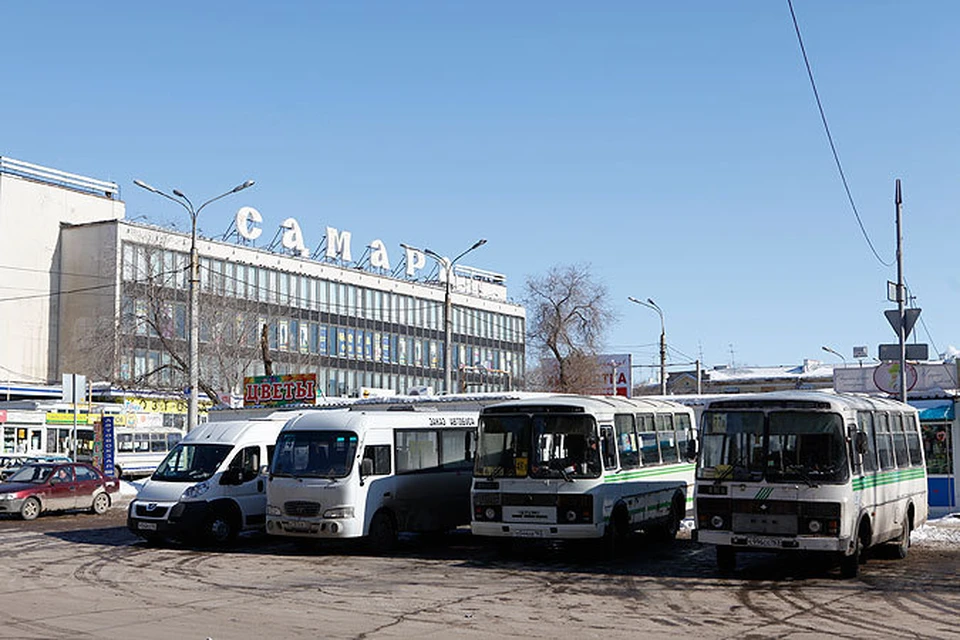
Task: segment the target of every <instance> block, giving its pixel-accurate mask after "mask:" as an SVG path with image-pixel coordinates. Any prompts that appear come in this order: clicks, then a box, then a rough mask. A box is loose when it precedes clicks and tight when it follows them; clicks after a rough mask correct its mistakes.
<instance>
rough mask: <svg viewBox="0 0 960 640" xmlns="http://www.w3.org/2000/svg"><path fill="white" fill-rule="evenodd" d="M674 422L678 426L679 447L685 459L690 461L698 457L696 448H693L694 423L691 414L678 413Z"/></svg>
mask: <svg viewBox="0 0 960 640" xmlns="http://www.w3.org/2000/svg"><path fill="white" fill-rule="evenodd" d="M673 424H674V426H675V427H676V428H677V448H678V449H679V450H680V455H681V457H682V458H683V459H684V460H687V461H690V460H693V459H695V458H696V453H695V452H696V449H695V448H693V446H692V442H693V425H692V423H691V422H690V416H689V415H688V414H686V413H678V414H677V415H675V416H674V417H673Z"/></svg>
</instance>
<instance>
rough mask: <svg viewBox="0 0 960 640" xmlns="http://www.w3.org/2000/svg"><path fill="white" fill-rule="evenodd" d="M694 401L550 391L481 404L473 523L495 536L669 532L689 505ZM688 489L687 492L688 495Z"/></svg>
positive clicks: (609, 537)
mask: <svg viewBox="0 0 960 640" xmlns="http://www.w3.org/2000/svg"><path fill="white" fill-rule="evenodd" d="M694 436H695V433H694V422H693V411H692V410H691V409H689V408H688V407H684V406H682V405H679V404H676V403H674V402H670V401H668V400H662V399H656V398H635V399H632V400H631V399H627V398H620V397H586V396H562V395H561V396H552V397H547V398H531V399H526V400H519V401H513V402H505V403H501V404H497V405H492V406H489V407H485V408H484V409H483V411H482V412H481V414H480V427H479V441H478V449H477V461H476V465H475V468H474V480H473V491H472V500H473V513H472V522H471V529H472V530H473V533H474V534H476V535H481V536H493V537H502V538H544V539H578V538H580V539H586V538H605V539H606V541H607V543H608V544H609V545H610V547H609V549H610V550H611V551H612V550H614V549H615V548H616V547H617V546H618V545H619V544H622V543H623V541H624V540H625V539H626V537H627V536H628V535H629V534H631V533H634V532H636V531H638V530H645V531H647V532H648V533H654V534H656V535H658V536H659V537H662V538H665V539H672V538H673V537H675V536H676V533H677V531H678V529H679V527H680V523H681V520H682V519H683V518H684V517H685V514H686V512H687V510H688V508H689V509H691V511H692V494H691V492H692V488H693V473H694V467H695V465H694V462H693V460H694V457H695V455H696V440H695V439H694ZM688 496H689V498H688Z"/></svg>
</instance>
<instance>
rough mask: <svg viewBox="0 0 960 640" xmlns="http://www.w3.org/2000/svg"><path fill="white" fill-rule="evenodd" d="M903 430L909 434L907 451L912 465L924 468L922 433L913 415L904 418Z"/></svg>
mask: <svg viewBox="0 0 960 640" xmlns="http://www.w3.org/2000/svg"><path fill="white" fill-rule="evenodd" d="M903 430H904V431H906V432H907V450H908V451H909V452H910V465H911V466H913V467H922V466H923V449H922V447H921V446H920V433H919V432H918V431H917V421H916V419H915V418H914V416H913V414H910V415H906V416H904V417H903Z"/></svg>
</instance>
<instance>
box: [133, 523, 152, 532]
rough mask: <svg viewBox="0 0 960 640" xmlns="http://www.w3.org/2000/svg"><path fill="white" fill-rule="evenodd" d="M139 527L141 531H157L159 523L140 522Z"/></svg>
mask: <svg viewBox="0 0 960 640" xmlns="http://www.w3.org/2000/svg"><path fill="white" fill-rule="evenodd" d="M137 529H140V530H141V531H156V530H157V523H156V522H138V523H137Z"/></svg>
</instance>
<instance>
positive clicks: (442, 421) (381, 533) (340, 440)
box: [267, 405, 478, 553]
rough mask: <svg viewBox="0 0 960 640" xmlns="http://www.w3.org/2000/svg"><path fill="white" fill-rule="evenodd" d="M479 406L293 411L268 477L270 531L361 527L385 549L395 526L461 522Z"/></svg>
mask: <svg viewBox="0 0 960 640" xmlns="http://www.w3.org/2000/svg"><path fill="white" fill-rule="evenodd" d="M477 413H478V412H477V410H475V409H474V410H469V411H456V410H442V411H438V410H436V409H433V410H425V409H419V408H418V407H417V406H415V405H407V406H405V407H404V406H402V405H396V406H395V407H394V408H393V410H390V409H389V408H387V407H373V406H369V407H365V406H364V405H356V406H354V407H352V408H350V409H339V410H328V411H312V412H306V413H304V414H303V415H301V416H299V417H297V418H296V419H294V420H291V421H290V422H289V423H288V424H287V425H286V426H285V427H284V428H283V431H281V432H280V435H279V436H278V438H277V446H276V452H275V455H274V457H273V462H272V464H271V467H270V473H269V476H268V480H267V533H269V534H272V535H277V536H291V537H294V538H298V539H301V540H303V539H313V540H319V539H332V538H359V537H362V536H366V537H367V538H368V541H369V543H370V546H371V547H372V548H373V549H374V550H376V551H378V552H380V553H388V552H390V551H391V550H392V549H393V548H394V546H395V545H396V541H397V534H398V533H399V532H401V531H444V530H448V529H452V528H455V527H457V526H459V525H462V524H467V523H468V522H469V521H470V480H471V469H472V468H473V456H474V452H475V451H476V429H477Z"/></svg>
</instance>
